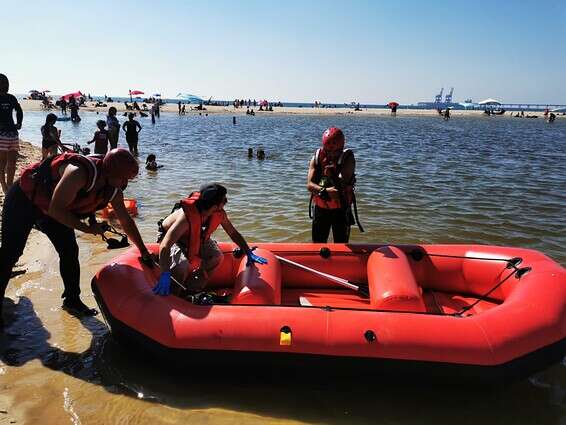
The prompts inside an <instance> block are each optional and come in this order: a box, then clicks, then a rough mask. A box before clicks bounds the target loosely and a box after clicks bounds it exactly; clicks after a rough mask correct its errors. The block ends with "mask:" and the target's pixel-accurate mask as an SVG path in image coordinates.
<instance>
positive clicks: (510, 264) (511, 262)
mask: <svg viewBox="0 0 566 425" xmlns="http://www.w3.org/2000/svg"><path fill="white" fill-rule="evenodd" d="M522 261H523V259H522V258H521V257H515V258H511V259H510V260H507V266H506V267H505V268H507V269H512V268H517V266H518V265H519V264H521V262H522Z"/></svg>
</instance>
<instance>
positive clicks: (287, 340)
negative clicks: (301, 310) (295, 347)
mask: <svg viewBox="0 0 566 425" xmlns="http://www.w3.org/2000/svg"><path fill="white" fill-rule="evenodd" d="M291 339H292V334H291V328H290V327H289V326H283V327H282V328H281V330H280V331H279V345H291Z"/></svg>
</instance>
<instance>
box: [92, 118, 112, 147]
mask: <svg viewBox="0 0 566 425" xmlns="http://www.w3.org/2000/svg"><path fill="white" fill-rule="evenodd" d="M96 126H97V127H98V131H95V132H94V136H93V138H92V140H91V141H90V142H88V144H89V145H90V144H91V143H94V153H95V154H98V155H106V153H107V152H108V130H106V121H104V120H98V121H97V122H96Z"/></svg>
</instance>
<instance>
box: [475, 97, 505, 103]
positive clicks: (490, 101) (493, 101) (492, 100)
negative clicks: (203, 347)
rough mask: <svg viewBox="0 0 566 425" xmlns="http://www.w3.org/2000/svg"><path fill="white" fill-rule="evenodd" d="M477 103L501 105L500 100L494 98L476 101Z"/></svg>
mask: <svg viewBox="0 0 566 425" xmlns="http://www.w3.org/2000/svg"><path fill="white" fill-rule="evenodd" d="M478 105H501V102H499V101H498V100H495V99H491V98H489V99H485V100H482V101H481V102H479V103H478Z"/></svg>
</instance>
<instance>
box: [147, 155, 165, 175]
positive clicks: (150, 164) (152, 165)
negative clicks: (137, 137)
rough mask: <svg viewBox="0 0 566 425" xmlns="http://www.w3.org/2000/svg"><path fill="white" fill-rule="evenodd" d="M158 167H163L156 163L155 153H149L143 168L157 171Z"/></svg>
mask: <svg viewBox="0 0 566 425" xmlns="http://www.w3.org/2000/svg"><path fill="white" fill-rule="evenodd" d="M159 168H163V165H157V158H156V157H155V154H153V153H150V154H149V155H148V156H147V158H146V160H145V169H146V170H149V171H157V170H158V169H159Z"/></svg>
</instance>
